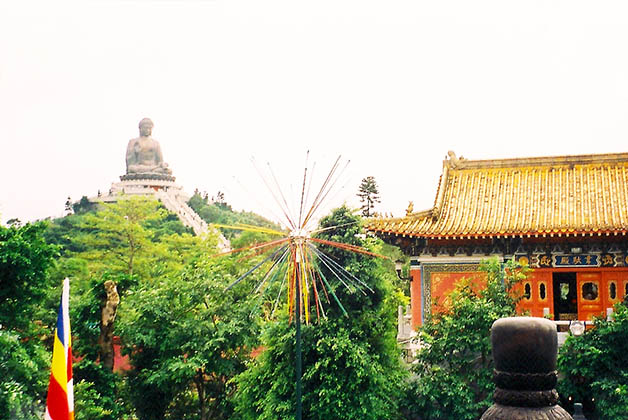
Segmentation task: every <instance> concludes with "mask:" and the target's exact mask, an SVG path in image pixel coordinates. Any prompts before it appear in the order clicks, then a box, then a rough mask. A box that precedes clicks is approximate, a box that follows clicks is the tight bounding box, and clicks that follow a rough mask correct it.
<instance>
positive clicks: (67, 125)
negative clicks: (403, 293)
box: [0, 0, 628, 222]
mask: <svg viewBox="0 0 628 420" xmlns="http://www.w3.org/2000/svg"><path fill="white" fill-rule="evenodd" d="M626 22H628V2H626V1H596V2H592V1H576V0H567V1H551V0H541V1H516V2H515V1H507V0H495V1H483V0H480V1H470V0H457V1H454V0H450V1H447V0H438V1H417V0H414V1H394V0H388V1H368V0H356V1H342V0H332V1H325V0H318V1H307V2H306V1H299V0H288V1H270V0H269V1H263V0H251V1H238V0H229V1H223V0H215V1H166V0H159V1H150V0H144V1H115V0H107V1H90V0H82V1H77V2H62V1H46V2H30V1H24V0H20V1H10V0H4V1H2V2H0V214H1V217H2V221H3V222H4V221H6V220H8V219H10V218H13V217H18V218H20V219H21V220H23V221H26V220H32V219H37V218H44V217H47V216H57V215H61V214H62V213H63V205H64V202H65V200H66V197H68V196H71V197H72V199H74V200H77V199H79V198H80V197H81V196H83V195H88V196H91V195H95V194H96V192H97V190H98V189H100V190H102V191H103V192H104V191H107V190H108V189H109V187H110V185H111V183H112V182H114V181H117V180H118V177H119V176H120V175H122V174H123V173H124V170H125V161H124V154H125V150H126V145H127V142H128V140H129V139H131V138H133V137H137V135H138V130H137V124H138V122H139V120H140V119H141V118H143V117H150V118H152V119H153V121H154V122H155V128H154V130H153V137H154V138H155V139H157V140H159V141H160V143H161V146H162V150H163V152H164V159H165V160H166V162H168V163H169V165H170V167H171V168H172V169H173V172H174V175H175V176H176V177H177V182H178V183H179V184H181V185H183V186H184V188H185V189H186V190H187V191H188V192H192V191H193V190H194V188H199V189H200V190H207V191H208V192H209V193H210V195H213V194H214V193H215V192H216V191H218V190H222V191H225V195H226V197H225V198H226V199H227V201H228V202H230V203H231V204H233V205H234V207H236V208H237V209H246V210H253V211H258V212H262V213H264V211H263V210H261V208H260V205H259V204H258V202H257V201H256V200H254V199H252V198H251V191H253V192H255V193H257V194H258V196H259V197H263V196H264V194H262V193H261V191H262V190H261V189H258V188H257V187H255V185H258V182H259V180H258V179H257V175H256V173H255V171H254V169H253V166H252V165H251V163H250V157H251V156H254V157H255V158H256V160H257V161H258V162H261V163H262V164H263V162H266V161H270V162H271V164H272V167H273V168H274V169H275V171H276V172H277V173H278V177H279V178H280V179H281V180H282V183H284V185H286V186H288V185H292V186H293V187H292V188H293V189H298V187H299V184H300V181H301V179H300V178H301V176H302V174H301V170H302V168H303V161H304V159H305V153H306V151H307V150H311V151H312V154H313V160H316V162H317V165H318V169H320V168H323V167H329V166H331V164H332V163H333V160H334V158H335V157H336V156H337V155H339V154H340V155H342V156H343V158H346V159H350V160H351V163H350V167H349V170H348V171H347V172H346V174H345V175H344V176H343V181H342V182H343V185H346V187H345V188H344V190H342V191H340V193H339V194H337V195H336V197H335V198H334V200H335V201H336V203H335V204H341V203H342V201H343V200H348V201H349V203H353V204H355V205H357V201H356V200H355V192H356V191H357V187H358V184H359V181H360V179H361V178H363V177H365V176H368V175H373V176H374V177H375V178H376V180H377V182H378V184H379V187H380V193H381V199H382V203H381V205H380V206H379V208H378V210H380V211H382V212H392V213H394V214H395V215H403V214H404V211H405V208H406V207H407V205H408V201H409V200H413V201H414V203H415V210H420V209H426V208H429V207H431V205H432V203H433V200H434V196H435V193H436V186H437V182H438V177H439V176H440V173H441V168H442V160H443V158H444V157H445V155H446V153H447V150H450V149H452V150H454V151H455V152H456V153H457V154H458V155H464V156H465V157H466V158H469V159H487V158H497V157H500V158H501V157H524V156H542V155H563V154H583V153H610V152H626V151H627V142H626V140H627V139H628V47H627V45H628V24H627V23H626ZM321 173H322V171H321ZM234 177H235V178H234ZM241 185H245V186H246V188H242V187H241ZM246 189H248V190H249V192H246ZM286 189H288V190H289V189H290V187H286Z"/></svg>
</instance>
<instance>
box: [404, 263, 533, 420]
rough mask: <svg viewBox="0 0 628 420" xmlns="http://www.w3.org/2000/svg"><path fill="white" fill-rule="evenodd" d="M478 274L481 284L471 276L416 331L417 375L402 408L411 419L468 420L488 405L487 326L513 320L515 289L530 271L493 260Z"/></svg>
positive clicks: (490, 365) (490, 390) (490, 386)
mask: <svg viewBox="0 0 628 420" xmlns="http://www.w3.org/2000/svg"><path fill="white" fill-rule="evenodd" d="M480 270H481V271H483V272H484V273H486V278H485V284H483V283H484V280H483V281H481V282H478V279H475V278H468V279H463V280H461V281H460V282H458V283H457V284H456V287H455V290H454V291H452V293H451V295H450V296H449V301H448V305H447V306H446V307H443V308H440V310H439V311H436V312H435V313H434V314H433V315H432V317H431V318H429V319H427V320H426V322H425V324H424V325H423V327H422V328H421V330H420V334H419V337H420V339H421V342H422V347H421V349H420V351H419V353H418V356H417V361H416V364H415V365H414V367H413V371H414V373H415V375H416V377H415V378H414V379H413V380H412V381H411V382H410V384H409V386H408V390H407V397H406V401H405V403H406V407H405V408H404V409H405V411H406V412H407V415H408V417H409V418H421V419H423V420H441V419H442V420H444V419H457V420H472V419H477V418H479V417H480V415H481V414H482V412H483V411H484V410H486V408H488V407H489V406H490V405H491V404H492V401H491V396H492V393H493V390H494V385H493V381H492V372H493V358H492V354H491V342H490V330H491V326H492V324H493V322H494V321H495V320H497V319H499V318H502V317H508V316H515V306H516V303H517V301H518V298H517V297H515V296H514V293H513V287H514V286H515V285H516V284H517V283H519V282H520V281H522V280H523V279H524V278H525V277H526V276H527V273H528V271H529V270H528V269H527V267H521V266H520V265H518V264H517V263H516V262H514V260H513V261H509V262H508V263H507V264H506V265H505V267H502V265H501V263H500V262H499V261H498V260H497V259H493V260H489V261H484V262H482V264H481V265H480Z"/></svg>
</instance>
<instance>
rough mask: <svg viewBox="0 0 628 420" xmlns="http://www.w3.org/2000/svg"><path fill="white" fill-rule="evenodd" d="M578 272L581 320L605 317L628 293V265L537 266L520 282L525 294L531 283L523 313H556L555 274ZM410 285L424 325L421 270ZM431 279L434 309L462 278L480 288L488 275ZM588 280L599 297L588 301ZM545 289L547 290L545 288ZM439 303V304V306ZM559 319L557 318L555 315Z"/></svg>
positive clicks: (416, 317) (416, 315)
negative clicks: (586, 292) (585, 266)
mask: <svg viewBox="0 0 628 420" xmlns="http://www.w3.org/2000/svg"><path fill="white" fill-rule="evenodd" d="M560 272H570V273H576V279H577V312H578V318H579V319H581V320H592V319H593V317H594V316H605V315H606V310H607V309H608V308H612V307H613V305H614V304H615V303H617V302H620V301H621V300H622V299H623V298H624V296H625V295H626V294H627V293H628V268H626V267H621V268H616V267H596V268H578V269H574V268H538V269H533V270H532V272H531V273H530V275H529V276H528V278H527V279H526V280H525V281H524V282H522V284H520V285H519V286H518V287H517V289H516V292H518V293H521V294H523V293H524V290H525V285H526V284H528V285H529V298H527V297H526V298H523V299H522V300H521V301H520V303H519V305H518V307H517V311H518V312H519V313H527V314H529V315H530V316H535V317H543V316H544V315H545V314H546V313H549V314H550V315H552V316H553V315H554V285H553V273H560ZM411 274H412V282H411V285H410V292H411V293H410V294H411V307H412V324H413V326H414V327H418V326H420V325H421V319H422V318H421V313H422V311H423V308H422V307H421V293H422V290H423V287H425V286H426V285H422V284H421V270H420V269H418V268H417V269H414V270H412V272H411ZM429 276H430V278H429V280H428V279H425V280H426V282H427V281H429V282H430V285H429V287H430V291H431V293H430V296H431V301H432V302H431V303H432V307H431V310H432V311H434V310H438V308H439V307H443V305H446V304H447V295H448V294H449V293H450V292H451V291H452V290H453V289H454V287H455V284H456V282H458V281H459V280H461V279H462V278H470V277H474V276H475V277H476V279H475V280H472V281H474V282H477V285H478V287H481V279H482V278H484V276H485V274H484V273H481V272H477V271H468V272H431V273H430V275H429ZM585 283H594V284H595V285H596V286H597V288H598V295H597V297H596V298H595V299H592V300H588V299H585V298H584V297H583V286H584V284H585ZM611 284H614V285H615V286H614V288H615V292H614V295H615V297H614V298H613V297H612V292H611ZM543 289H544V290H543ZM436 303H438V305H436ZM553 319H555V318H553Z"/></svg>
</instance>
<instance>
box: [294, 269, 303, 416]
mask: <svg viewBox="0 0 628 420" xmlns="http://www.w3.org/2000/svg"><path fill="white" fill-rule="evenodd" d="M296 272H297V275H296V278H295V280H296V281H295V283H296V290H295V294H296V302H295V308H294V310H295V312H296V317H295V322H296V324H297V325H296V327H297V331H296V337H295V341H296V345H295V350H296V382H297V390H296V403H297V410H296V416H295V417H296V420H301V414H302V410H303V408H302V404H301V394H302V391H301V370H302V365H301V267H300V264H299V263H298V262H297V267H296Z"/></svg>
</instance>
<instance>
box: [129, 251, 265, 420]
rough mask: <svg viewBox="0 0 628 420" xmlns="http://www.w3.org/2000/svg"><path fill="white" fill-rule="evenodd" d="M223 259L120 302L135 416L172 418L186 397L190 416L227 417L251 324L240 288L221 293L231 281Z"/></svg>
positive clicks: (198, 265)
mask: <svg viewBox="0 0 628 420" xmlns="http://www.w3.org/2000/svg"><path fill="white" fill-rule="evenodd" d="M229 264H230V263H229V262H228V261H226V262H225V261H223V262H217V261H216V260H199V261H197V262H196V263H195V264H192V265H191V266H189V267H188V268H187V269H186V270H185V271H184V272H183V274H182V275H181V276H180V277H179V276H177V277H172V278H163V279H161V280H159V281H156V282H152V283H150V284H148V283H146V284H141V285H139V287H138V288H137V289H135V290H134V291H132V292H130V293H128V294H127V297H126V299H125V300H124V301H123V302H122V304H121V306H120V317H121V318H120V323H119V331H120V332H121V336H122V338H123V342H124V344H125V349H126V351H127V352H128V353H129V356H130V358H131V363H132V364H133V366H134V367H135V369H133V370H132V371H131V372H129V380H130V386H131V389H132V395H131V397H132V398H133V400H134V402H135V406H136V409H137V415H138V417H139V418H140V419H153V418H155V419H157V418H163V416H166V417H171V416H173V413H177V412H180V411H181V410H180V409H181V404H184V405H186V406H189V405H190V401H191V402H192V403H193V404H194V407H195V408H194V409H193V412H196V414H197V415H198V417H197V418H200V419H202V420H204V419H209V418H211V419H227V418H229V416H230V414H231V411H232V407H231V404H230V403H229V402H228V401H227V395H228V394H229V393H231V392H232V391H233V385H232V384H231V383H230V382H229V380H230V379H231V378H232V377H233V376H235V375H236V374H238V373H240V372H242V371H243V370H244V366H245V365H244V362H245V360H247V358H248V354H249V352H250V349H251V348H252V346H253V345H254V344H255V341H254V338H255V337H256V330H257V324H256V323H255V322H254V321H253V320H252V318H251V311H252V306H251V302H249V301H248V299H247V298H246V295H245V290H244V289H242V288H238V287H236V288H235V290H234V292H233V293H226V292H225V288H226V286H227V285H228V284H230V283H231V282H232V281H233V280H234V279H235V278H234V277H233V275H231V274H230V273H231V272H232V271H233V270H234V267H230V266H229ZM190 389H193V390H194V391H195V392H194V393H193V394H190ZM190 410H192V409H191V408H190Z"/></svg>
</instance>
